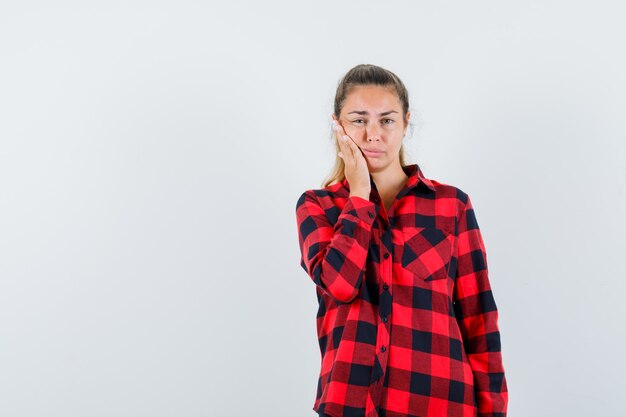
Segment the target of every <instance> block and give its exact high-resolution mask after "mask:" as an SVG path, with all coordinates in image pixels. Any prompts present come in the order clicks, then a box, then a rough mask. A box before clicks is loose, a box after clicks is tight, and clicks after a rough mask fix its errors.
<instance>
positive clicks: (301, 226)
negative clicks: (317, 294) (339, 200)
mask: <svg viewBox="0 0 626 417" xmlns="http://www.w3.org/2000/svg"><path fill="white" fill-rule="evenodd" d="M327 210H329V213H327ZM332 210H336V207H334V206H333V207H329V208H326V209H325V208H324V207H322V206H321V205H320V203H319V202H318V200H317V199H316V196H315V192H314V191H313V190H308V191H305V192H304V193H303V194H302V195H301V196H300V198H299V199H298V202H297V204H296V220H297V226H298V239H299V243H300V252H301V257H300V265H301V267H302V268H303V269H304V270H305V271H306V272H307V274H308V275H309V276H310V277H311V279H312V280H313V282H314V283H315V284H316V285H317V286H319V287H320V288H321V289H322V290H323V291H324V292H326V293H327V294H329V295H330V296H331V297H333V298H334V299H335V300H336V301H338V302H343V303H348V302H351V301H352V300H354V298H355V297H356V296H357V295H358V293H359V288H360V287H361V284H362V281H363V279H364V275H365V265H366V261H367V253H368V249H369V244H370V238H371V230H372V225H373V223H374V220H375V217H376V215H375V214H376V212H375V204H374V203H373V202H371V201H369V200H365V199H364V198H361V197H358V196H351V197H348V199H347V200H346V203H345V205H344V206H343V209H342V210H341V212H340V213H339V214H338V216H336V217H337V220H336V222H334V223H331V221H330V220H329V217H330V218H332V217H333V216H332V215H331V216H329V215H328V214H332Z"/></svg>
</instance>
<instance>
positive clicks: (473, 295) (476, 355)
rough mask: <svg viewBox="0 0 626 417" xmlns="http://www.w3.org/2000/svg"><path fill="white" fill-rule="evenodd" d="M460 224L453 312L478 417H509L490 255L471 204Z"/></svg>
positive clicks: (460, 219)
mask: <svg viewBox="0 0 626 417" xmlns="http://www.w3.org/2000/svg"><path fill="white" fill-rule="evenodd" d="M465 197H466V201H467V202H466V204H465V206H464V208H463V210H462V213H461V216H460V218H459V223H458V229H457V232H458V253H457V274H456V280H455V287H454V310H455V315H456V319H457V321H458V323H459V328H460V330H461V334H462V336H463V339H464V346H465V351H466V354H467V356H468V359H469V362H470V366H471V368H472V371H473V374H474V389H475V394H476V401H477V403H478V416H479V417H506V413H507V404H508V390H507V384H506V378H505V375H504V367H503V364H502V354H501V351H500V332H499V328H498V310H497V308H496V303H495V299H494V297H493V294H492V292H491V285H490V283H489V277H488V270H487V254H486V251H485V245H484V243H483V239H482V235H481V233H480V229H479V227H478V222H477V220H476V215H475V213H474V209H473V207H472V202H471V201H470V198H469V196H468V195H467V194H465Z"/></svg>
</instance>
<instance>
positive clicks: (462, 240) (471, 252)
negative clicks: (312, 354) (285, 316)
mask: <svg viewBox="0 0 626 417" xmlns="http://www.w3.org/2000/svg"><path fill="white" fill-rule="evenodd" d="M403 170H404V172H405V173H406V174H407V175H408V181H407V182H406V184H405V186H404V188H403V189H402V190H401V191H400V192H399V193H398V195H397V196H396V199H395V200H394V202H393V205H392V206H391V207H390V209H389V212H387V211H386V210H385V207H384V205H383V204H382V200H381V198H380V195H379V193H378V190H377V188H376V184H375V183H374V181H373V180H372V178H371V176H370V183H371V187H372V191H371V194H370V199H369V200H365V199H363V198H361V197H358V196H352V197H350V196H349V194H350V189H349V184H348V182H347V180H346V179H344V180H343V181H340V182H338V183H335V184H332V185H329V186H328V187H325V188H322V189H312V190H307V191H305V192H304V193H303V194H302V195H301V196H300V198H299V199H298V201H297V204H296V219H297V227H298V237H299V244H300V251H301V258H300V265H301V267H302V268H303V269H304V270H305V271H306V273H307V274H308V276H309V277H310V278H311V280H312V281H313V283H315V290H316V295H317V300H318V303H319V307H318V310H317V314H316V327H317V334H318V343H319V348H320V353H321V369H320V374H319V378H318V381H317V392H316V396H315V402H314V404H313V410H315V411H316V412H318V413H319V414H320V415H327V416H332V417H475V416H479V417H506V412H507V403H508V392H507V384H506V378H505V374H504V367H503V363H502V355H501V349H500V348H501V346H500V332H499V328H498V310H497V308H496V303H495V299H494V296H493V293H492V291H491V285H490V282H489V277H488V270H487V256H486V251H485V246H484V243H483V239H482V236H481V233H480V229H479V227H478V222H477V220H476V215H475V213H474V209H473V207H472V203H471V201H470V198H469V196H468V194H466V193H465V192H463V191H462V190H461V189H459V188H457V187H454V186H452V185H449V184H443V183H440V182H438V181H436V180H433V179H428V178H426V177H424V175H423V173H422V171H421V168H420V167H419V166H418V165H417V164H413V165H407V166H404V167H403Z"/></svg>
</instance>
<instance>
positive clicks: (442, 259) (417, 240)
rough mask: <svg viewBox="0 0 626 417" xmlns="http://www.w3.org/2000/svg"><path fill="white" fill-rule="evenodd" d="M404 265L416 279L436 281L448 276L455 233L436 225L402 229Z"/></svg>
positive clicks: (402, 261)
mask: <svg viewBox="0 0 626 417" xmlns="http://www.w3.org/2000/svg"><path fill="white" fill-rule="evenodd" d="M402 233H403V237H404V242H403V244H402V258H401V263H402V267H403V268H404V269H406V270H407V271H409V272H411V274H413V278H414V279H420V280H423V281H435V280H440V279H445V278H448V271H449V270H450V260H451V258H452V250H453V247H454V245H453V239H454V235H453V234H451V233H450V232H448V231H446V230H443V229H438V228H434V227H411V228H406V229H404V230H403V231H402Z"/></svg>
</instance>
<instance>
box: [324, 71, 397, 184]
mask: <svg viewBox="0 0 626 417" xmlns="http://www.w3.org/2000/svg"><path fill="white" fill-rule="evenodd" d="M364 85H379V86H382V87H388V88H390V89H392V90H394V92H395V93H396V94H397V95H398V99H399V100H400V104H401V105H402V111H403V113H404V114H403V118H404V122H405V123H407V122H408V120H407V113H408V111H409V94H408V92H407V89H406V87H405V86H404V83H403V82H402V81H401V80H400V78H398V76H397V75H396V74H394V73H393V72H391V71H389V70H387V69H385V68H382V67H379V66H377V65H371V64H359V65H357V66H355V67H353V68H351V69H350V70H349V71H348V72H347V73H346V74H345V75H344V76H343V78H342V79H341V80H340V81H339V84H338V85H337V92H336V93H335V105H334V111H333V112H334V114H335V117H336V118H337V119H339V115H340V114H341V109H342V108H343V106H344V104H345V101H346V98H347V97H348V94H350V92H352V90H353V89H354V88H355V87H359V86H364ZM332 140H333V141H334V143H335V148H336V152H335V164H334V166H333V168H332V169H331V172H330V174H329V175H328V176H327V177H326V179H325V180H324V181H323V182H322V188H324V187H327V186H329V185H331V184H333V183H337V182H341V181H343V180H344V179H345V171H344V170H345V164H344V162H343V159H341V158H340V157H339V156H338V155H337V152H339V151H340V150H341V149H340V148H339V144H337V141H336V140H335V133H334V132H333V133H332ZM405 165H406V161H405V154H404V144H402V145H401V146H400V166H402V167H404V166H405Z"/></svg>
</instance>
